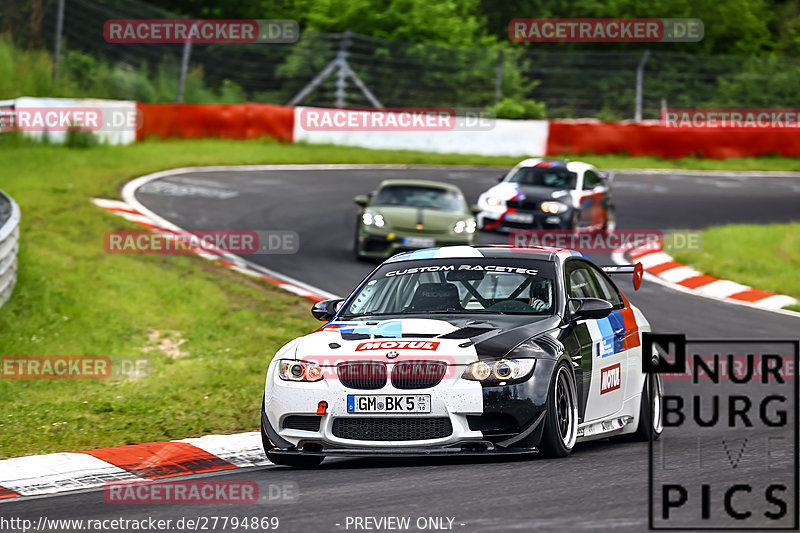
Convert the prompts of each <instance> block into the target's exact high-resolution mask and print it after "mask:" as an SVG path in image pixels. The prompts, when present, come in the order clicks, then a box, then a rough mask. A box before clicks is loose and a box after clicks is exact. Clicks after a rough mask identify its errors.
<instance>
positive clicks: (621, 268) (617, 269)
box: [603, 263, 644, 291]
mask: <svg viewBox="0 0 800 533" xmlns="http://www.w3.org/2000/svg"><path fill="white" fill-rule="evenodd" d="M603 272H605V273H606V274H633V289H634V290H637V291H638V290H639V287H641V286H642V278H643V277H644V267H643V266H642V264H641V263H636V264H635V265H612V266H604V267H603Z"/></svg>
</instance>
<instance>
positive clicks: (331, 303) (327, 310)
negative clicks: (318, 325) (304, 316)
mask: <svg viewBox="0 0 800 533" xmlns="http://www.w3.org/2000/svg"><path fill="white" fill-rule="evenodd" d="M343 303H344V300H343V299H341V298H337V299H335V300H322V301H321V302H317V303H315V304H314V307H312V308H311V314H312V315H314V318H316V319H317V320H322V321H324V322H327V321H328V320H330V319H332V318H333V317H334V316H336V313H337V312H338V311H339V309H341V307H342V304H343Z"/></svg>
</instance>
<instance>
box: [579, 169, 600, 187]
mask: <svg viewBox="0 0 800 533" xmlns="http://www.w3.org/2000/svg"><path fill="white" fill-rule="evenodd" d="M599 183H600V178H598V177H597V174H595V173H594V172H592V171H591V170H587V171H586V172H584V173H583V188H584V189H594V188H595V186H596V185H598V184H599Z"/></svg>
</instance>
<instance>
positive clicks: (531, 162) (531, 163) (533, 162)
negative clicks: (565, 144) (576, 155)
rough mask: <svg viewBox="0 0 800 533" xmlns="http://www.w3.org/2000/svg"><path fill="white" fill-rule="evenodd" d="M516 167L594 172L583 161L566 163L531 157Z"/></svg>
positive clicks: (559, 160) (593, 168)
mask: <svg viewBox="0 0 800 533" xmlns="http://www.w3.org/2000/svg"><path fill="white" fill-rule="evenodd" d="M517 167H551V168H552V167H566V169H567V170H569V171H571V172H578V173H581V172H585V171H587V170H596V169H595V167H594V165H590V164H589V163H584V162H583V161H567V160H565V159H543V158H541V157H531V158H529V159H524V160H522V161H520V162H519V163H517Z"/></svg>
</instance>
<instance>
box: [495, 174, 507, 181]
mask: <svg viewBox="0 0 800 533" xmlns="http://www.w3.org/2000/svg"><path fill="white" fill-rule="evenodd" d="M504 179H506V175H505V174H500V176H498V178H497V181H498V182H501V181H503V180H504Z"/></svg>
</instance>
